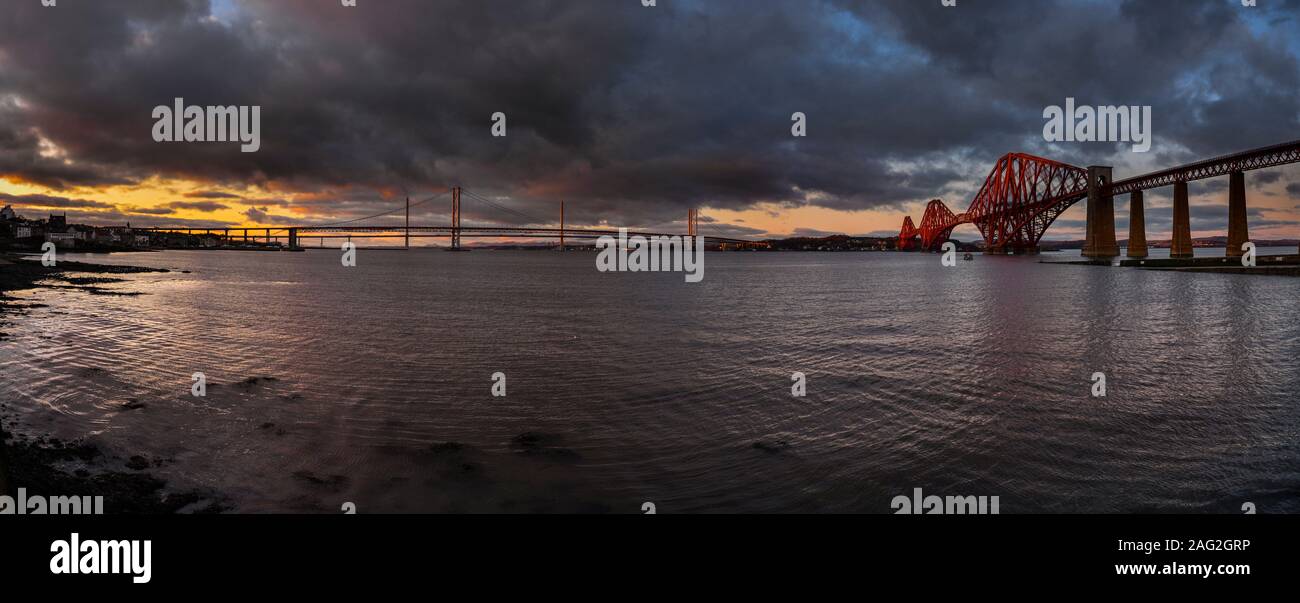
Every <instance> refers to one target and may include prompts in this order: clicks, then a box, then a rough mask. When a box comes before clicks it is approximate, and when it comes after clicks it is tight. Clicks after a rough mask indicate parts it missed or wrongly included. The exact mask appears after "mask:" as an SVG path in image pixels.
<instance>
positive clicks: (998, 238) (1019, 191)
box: [898, 141, 1300, 259]
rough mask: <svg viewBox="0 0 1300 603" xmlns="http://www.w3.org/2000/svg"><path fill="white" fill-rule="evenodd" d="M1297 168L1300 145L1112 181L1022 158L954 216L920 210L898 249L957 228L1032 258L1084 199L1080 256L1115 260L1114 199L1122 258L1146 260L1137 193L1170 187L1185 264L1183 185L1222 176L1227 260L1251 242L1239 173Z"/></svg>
mask: <svg viewBox="0 0 1300 603" xmlns="http://www.w3.org/2000/svg"><path fill="white" fill-rule="evenodd" d="M1297 162H1300V141H1292V142H1287V143H1282V144H1277V145H1273V146H1268V147H1261V148H1258V149H1252V150H1249V151H1242V152H1239V153H1233V154H1231V155H1224V156H1222V157H1215V158H1212V159H1206V160H1203V161H1198V162H1195V163H1191V164H1187V165H1183V166H1178V167H1173V168H1169V169H1165V170H1161V171H1158V172H1152V173H1150V174H1144V175H1141V176H1135V177H1132V178H1128V179H1125V180H1120V181H1118V182H1116V181H1114V180H1113V179H1112V172H1113V168H1111V167H1107V166H1092V167H1089V168H1087V169H1084V168H1079V167H1075V166H1072V165H1069V164H1066V163H1061V162H1059V161H1052V160H1050V159H1044V158H1042V157H1035V156H1033V155H1027V154H1024V153H1009V154H1007V155H1004V156H1002V157H1001V158H1000V159H998V161H997V163H996V164H995V165H994V166H993V170H992V171H991V172H989V175H988V177H987V178H985V180H984V186H983V187H981V188H980V190H979V193H978V194H976V195H975V199H974V200H973V201H971V203H970V206H969V207H968V208H967V210H966V211H964V212H962V213H955V212H953V211H952V210H951V209H949V208H948V206H947V205H945V204H944V202H943V201H942V200H939V199H935V200H933V201H930V203H929V204H927V205H926V208H925V215H924V216H923V217H922V218H921V225H920V226H919V227H918V226H917V225H916V224H915V223H914V222H913V221H912V217H911V216H907V217H906V218H904V219H903V228H902V230H901V231H900V232H899V234H898V248H899V249H900V250H914V249H920V250H924V251H934V250H937V249H938V248H939V247H941V246H942V245H943V244H944V243H945V242H947V241H948V239H949V238H950V237H951V235H952V231H953V229H954V228H956V227H957V226H960V225H962V224H974V225H975V227H976V228H978V229H979V231H980V233H981V234H983V235H984V251H985V253H993V254H1022V253H1036V252H1037V251H1038V243H1039V241H1040V240H1041V239H1042V237H1043V234H1044V233H1046V232H1047V229H1048V228H1050V227H1051V225H1052V223H1053V222H1055V221H1056V219H1057V218H1059V217H1060V216H1061V214H1063V213H1065V210H1067V209H1069V208H1070V207H1071V206H1073V205H1074V204H1075V203H1078V202H1079V201H1082V200H1084V199H1087V200H1088V225H1087V240H1086V242H1085V245H1084V250H1083V255H1084V256H1085V257H1088V258H1093V259H1109V258H1114V257H1118V256H1119V247H1118V245H1117V243H1116V241H1115V196H1116V195H1122V194H1128V195H1130V197H1129V244H1128V253H1127V254H1128V257H1131V258H1145V257H1147V255H1148V247H1147V238H1146V220H1145V209H1144V207H1143V191H1146V190H1151V189H1154V188H1161V187H1166V186H1172V187H1173V198H1174V207H1173V213H1174V216H1173V220H1174V221H1173V241H1172V248H1171V249H1170V257H1172V258H1191V257H1193V255H1194V254H1193V251H1192V229H1191V212H1190V207H1189V206H1188V198H1187V183H1189V182H1192V181H1196V180H1204V179H1208V178H1217V177H1222V176H1227V177H1228V256H1229V257H1239V256H1241V255H1242V254H1243V251H1242V245H1243V244H1244V243H1246V242H1247V241H1248V240H1249V239H1250V236H1249V229H1248V225H1247V220H1246V215H1247V212H1246V177H1245V172H1248V171H1252V170H1259V169H1264V168H1271V167H1276V166H1280V165H1286V164H1290V163H1297Z"/></svg>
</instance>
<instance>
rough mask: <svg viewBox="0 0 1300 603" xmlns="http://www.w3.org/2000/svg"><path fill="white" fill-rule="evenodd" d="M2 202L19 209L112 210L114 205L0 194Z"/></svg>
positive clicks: (37, 196) (45, 196) (58, 198)
mask: <svg viewBox="0 0 1300 603" xmlns="http://www.w3.org/2000/svg"><path fill="white" fill-rule="evenodd" d="M0 202H3V203H6V204H13V205H16V206H18V207H54V208H80V209H91V208H106V209H107V208H112V207H113V205H111V204H109V203H103V202H100V201H92V200H89V199H69V198H67V197H55V196H52V195H10V194H7V193H0Z"/></svg>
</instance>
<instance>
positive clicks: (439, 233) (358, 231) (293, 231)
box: [141, 186, 767, 249]
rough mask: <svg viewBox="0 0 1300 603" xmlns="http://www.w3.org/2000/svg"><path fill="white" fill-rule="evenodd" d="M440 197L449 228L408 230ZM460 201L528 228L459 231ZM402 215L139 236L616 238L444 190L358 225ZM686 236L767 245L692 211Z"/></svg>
mask: <svg viewBox="0 0 1300 603" xmlns="http://www.w3.org/2000/svg"><path fill="white" fill-rule="evenodd" d="M444 197H449V199H450V201H451V208H450V209H451V213H450V215H451V224H450V225H448V226H412V225H411V208H413V207H418V206H420V205H424V204H426V203H430V202H433V201H436V200H438V199H443V198H444ZM462 199H464V200H469V201H475V202H478V203H480V204H481V205H483V206H485V208H492V209H495V210H497V211H498V212H502V213H504V214H510V217H511V219H512V221H514V222H515V223H516V224H525V225H529V226H519V225H477V226H463V225H462V222H461V201H462ZM402 210H403V208H402V207H398V208H396V209H392V210H389V211H386V212H383V213H379V214H375V215H373V216H366V217H363V218H357V219H354V220H348V221H346V222H339V223H334V224H305V225H301V226H279V227H274V228H269V227H261V228H248V227H231V228H191V227H179V228H172V227H155V228H145V229H141V230H145V231H150V232H156V233H177V234H188V235H215V236H217V237H218V238H219V239H220V240H221V241H222V242H224V243H228V244H233V243H237V242H239V241H241V240H242V241H243V242H249V241H250V240H251V241H253V242H257V241H258V239H262V240H264V241H265V242H267V243H270V242H271V241H279V240H280V239H285V241H286V242H287V243H288V246H289V247H290V248H291V249H296V248H298V247H299V243H300V241H301V240H303V239H319V240H321V241H322V242H323V241H324V239H341V238H342V239H349V240H350V239H352V238H353V237H356V238H358V239H384V238H389V239H392V238H398V239H403V240H404V241H405V247H407V248H409V247H410V246H411V239H413V238H441V239H449V240H450V248H451V249H460V248H461V239H462V238H497V239H519V238H544V239H558V240H559V245H560V248H561V249H563V248H564V247H565V245H566V241H568V240H570V239H595V238H599V237H603V236H613V237H617V236H619V230H618V229H609V228H574V227H571V226H565V223H564V203H563V202H561V203H560V204H559V216H558V218H559V221H558V224H559V227H558V228H556V227H554V226H535V225H538V224H553V223H554V222H552V221H551V220H548V219H545V218H539V217H536V216H533V215H531V214H528V213H526V212H524V211H522V210H519V209H516V208H512V207H509V206H507V205H504V204H501V203H498V202H496V201H493V200H492V199H488V198H487V197H483V196H481V195H478V194H475V193H473V192H471V191H468V190H466V189H463V188H461V187H459V186H457V187H452V188H450V189H447V190H446V191H443V192H441V193H438V194H437V195H434V196H432V197H429V198H428V199H424V200H421V201H417V202H415V203H411V200H410V199H409V198H408V199H407V200H406V205H405V221H404V222H403V223H402V224H400V225H399V224H393V225H374V224H361V223H362V222H370V221H372V220H374V219H377V218H383V217H385V216H393V215H397V214H399V213H400V212H402ZM627 234H628V236H643V237H647V238H649V237H673V236H681V235H680V234H666V233H654V232H642V231H635V230H628V231H627ZM686 236H688V237H695V236H698V237H701V238H703V239H704V240H705V242H706V243H708V244H711V245H717V246H719V247H720V248H722V249H745V248H751V247H765V246H766V245H767V243H764V242H756V241H748V240H744V239H733V238H728V237H719V236H713V235H706V234H701V233H700V232H699V212H698V210H695V209H691V210H689V212H688V213H687V220H686Z"/></svg>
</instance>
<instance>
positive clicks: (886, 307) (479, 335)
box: [0, 250, 1300, 513]
mask: <svg viewBox="0 0 1300 603" xmlns="http://www.w3.org/2000/svg"><path fill="white" fill-rule="evenodd" d="M1270 251H1271V252H1292V253H1293V252H1294V250H1264V251H1263V252H1264V253H1267V252H1270ZM1214 252H1215V251H1214V250H1198V254H1203V255H1210V254H1213V253H1214ZM1218 253H1220V254H1221V253H1222V250H1218ZM1071 255H1074V256H1077V252H1073V253H1066V254H1048V255H1044V256H1043V259H1050V260H1055V259H1061V260H1064V259H1067V258H1068V257H1069V256H1071ZM66 259H75V260H79V261H89V262H96V263H116V264H130V265H141V266H154V267H163V268H169V269H173V270H174V272H171V273H167V274H140V275H127V276H125V277H124V278H125V279H126V280H125V282H122V283H116V284H109V285H105V287H106V288H108V289H111V290H114V291H119V292H138V293H141V294H142V295H137V296H105V295H91V294H89V293H87V292H85V291H77V290H67V289H42V290H36V291H30V292H24V293H20V294H18V297H20V298H22V300H23V301H28V302H36V303H40V304H45V307H38V308H34V309H32V310H30V311H29V312H28V313H27V314H26V315H24V316H17V317H11V318H12V322H11V324H9V325H8V326H6V328H5V331H6V332H7V333H8V334H9V339H7V340H6V341H4V344H3V348H2V350H3V351H2V352H0V394H3V403H4V405H5V407H6V408H5V410H6V411H7V412H8V413H10V414H11V415H17V416H16V419H17V423H18V429H17V430H18V431H22V432H24V433H26V434H29V435H40V434H46V433H48V434H51V435H53V436H55V437H60V438H63V439H72V438H85V439H87V440H88V441H90V442H92V443H94V444H96V445H98V446H100V447H101V448H102V449H104V450H105V452H106V453H107V455H108V456H109V457H110V459H120V460H119V461H113V462H121V463H123V464H124V463H125V459H127V458H129V457H130V456H133V455H141V456H144V457H146V458H147V459H149V460H150V461H151V462H153V463H154V464H156V465H158V466H156V467H155V468H153V469H151V471H152V472H153V473H155V474H156V475H158V476H159V477H163V478H165V479H167V480H168V481H169V483H170V484H171V486H170V487H172V488H176V489H186V488H208V489H213V490H216V491H218V492H221V493H224V494H225V495H226V496H228V497H229V498H230V499H231V501H233V503H234V504H235V505H236V507H237V510H239V511H241V512H265V511H307V512H329V513H336V512H339V509H340V506H341V505H342V504H343V503H345V502H354V503H355V504H356V505H357V508H358V511H359V512H363V513H364V512H398V511H417V512H425V511H429V512H442V511H589V510H590V511H609V512H627V513H636V512H639V511H640V509H641V506H642V503H643V502H647V501H648V502H653V503H655V505H656V506H657V509H658V512H660V513H672V512H707V511H712V512H718V511H746V512H751V511H757V512H795V511H829V512H876V513H888V512H891V511H892V509H891V508H890V506H889V503H890V500H891V498H892V497H894V496H895V495H898V494H910V493H911V492H912V489H913V488H918V487H919V488H923V489H924V491H925V492H926V493H927V494H939V495H988V496H999V497H1000V500H1001V510H1002V512H1003V513H1025V512H1180V511H1182V512H1186V511H1190V512H1223V513H1238V512H1240V508H1241V505H1242V503H1243V502H1247V501H1249V502H1254V503H1255V504H1256V505H1257V506H1258V508H1259V510H1260V512H1300V393H1298V392H1300V354H1298V353H1297V352H1300V303H1297V300H1300V279H1290V278H1284V277H1269V276H1238V275H1217V274H1200V275H1191V274H1181V273H1174V272H1146V271H1137V270H1129V269H1105V268H1095V267H1083V266H1063V265H1046V264H1040V263H1038V260H1037V259H1036V258H1035V259H1031V258H999V257H977V258H976V260H975V261H973V262H959V266H957V267H956V268H947V269H945V268H942V267H941V266H940V263H939V259H938V256H935V255H920V254H879V253H852V254H848V253H846V254H829V253H828V254H822V253H771V254H767V253H729V254H727V253H710V254H709V255H707V256H706V272H705V278H704V281H703V282H702V283H699V284H687V283H685V282H684V280H683V278H682V275H681V274H646V273H637V274H603V273H599V272H597V271H596V270H595V267H594V259H595V256H594V254H590V253H567V254H561V253H555V252H488V251H476V252H472V253H461V254H452V253H444V252H439V251H433V250H426V251H410V252H401V251H373V250H371V251H368V250H362V251H361V252H360V253H359V260H358V262H359V265H358V266H357V267H356V268H343V267H342V266H341V265H340V262H339V252H337V251H310V252H307V253H296V254H294V253H239V252H182V251H171V252H163V253H153V254H128V255H114V256H107V257H106V256H72V257H68V258H66ZM180 270H188V271H191V272H190V273H189V274H186V273H182V272H179V271H180ZM796 371H799V372H802V373H805V374H806V375H807V379H808V385H807V390H808V391H807V397H805V398H794V397H792V396H791V393H790V387H791V373H793V372H796ZM1098 371H1100V372H1104V373H1106V375H1107V376H1108V396H1107V397H1105V398H1094V397H1092V396H1091V393H1090V391H1091V387H1092V380H1091V376H1092V374H1093V373H1094V372H1098ZM195 372H203V373H205V374H206V375H207V379H208V383H209V389H208V393H207V397H206V398H194V397H191V396H190V395H189V393H190V385H191V374H193V373H195ZM496 372H502V373H505V375H506V378H507V381H506V383H507V392H508V395H507V396H506V397H505V398H497V397H493V396H492V395H491V387H492V384H493V381H492V375H493V373H496ZM130 399H134V400H135V401H136V404H134V405H139V404H143V407H142V408H134V409H127V408H125V407H124V406H123V404H124V403H125V402H127V401H128V400H130ZM134 405H133V406H134ZM521 436H522V437H521ZM449 442H450V443H455V444H447V443H449ZM756 444H757V446H756ZM108 506H109V507H110V510H111V501H109V505H108Z"/></svg>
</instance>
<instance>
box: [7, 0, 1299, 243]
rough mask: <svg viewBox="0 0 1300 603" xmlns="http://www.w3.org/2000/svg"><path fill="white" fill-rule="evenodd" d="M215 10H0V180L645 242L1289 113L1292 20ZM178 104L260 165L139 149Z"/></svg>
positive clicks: (846, 8)
mask: <svg viewBox="0 0 1300 603" xmlns="http://www.w3.org/2000/svg"><path fill="white" fill-rule="evenodd" d="M237 4H238V6H239V10H237V11H235V13H234V16H233V17H229V18H228V19H227V20H225V21H223V20H221V19H217V18H214V17H212V16H211V15H212V10H211V6H210V4H209V3H208V2H207V0H116V1H114V2H102V1H97V0H80V1H79V0H63V1H62V2H60V3H59V6H58V8H57V9H47V8H42V7H41V6H40V5H39V3H38V2H23V3H17V4H13V5H10V6H6V8H5V11H6V14H5V15H4V16H3V17H0V117H3V119H0V174H5V175H8V176H9V177H11V178H14V179H20V180H26V181H30V182H33V183H37V184H41V185H44V186H49V187H52V188H63V187H67V186H71V185H102V184H113V183H132V182H140V181H142V180H144V179H145V178H148V177H151V176H154V175H159V174H161V175H163V176H166V177H177V178H191V179H196V180H199V181H202V182H205V183H210V184H212V185H214V187H227V186H228V187H235V188H236V189H237V190H238V189H240V188H243V187H245V186H247V185H259V184H260V185H267V186H269V187H272V188H274V190H276V191H277V193H276V194H280V192H281V191H284V192H293V191H311V192H312V193H313V194H316V195H317V196H315V197H313V199H318V200H319V201H317V202H315V203H307V204H301V203H296V202H295V203H294V205H302V206H303V207H305V208H309V209H311V210H312V211H315V212H317V213H318V214H328V215H331V216H345V217H352V216H361V215H367V214H369V213H375V212H376V211H377V210H379V211H381V210H382V209H386V208H391V207H393V206H394V204H395V203H396V201H395V198H393V197H382V198H381V197H380V196H379V195H377V194H364V195H363V194H360V193H359V192H358V191H359V190H370V191H378V190H390V191H391V190H392V189H395V188H402V187H406V188H409V189H411V190H415V189H419V190H422V191H425V190H436V189H438V188H440V187H443V186H447V185H450V184H462V185H464V186H466V187H467V188H469V189H471V190H474V191H477V192H479V193H481V194H483V195H485V196H488V197H490V198H492V199H495V200H498V201H499V202H501V203H503V204H506V205H508V206H510V207H513V208H515V209H518V210H521V211H525V212H526V213H529V214H531V215H540V217H541V218H543V219H547V220H553V219H554V216H552V214H554V213H556V212H554V211H553V209H554V208H553V205H554V202H556V201H558V200H561V199H563V200H566V201H569V202H570V204H569V205H568V213H569V219H570V220H571V221H574V222H582V221H584V220H585V221H589V222H590V221H596V220H598V219H604V220H608V221H610V222H611V223H629V224H654V223H676V222H678V221H680V220H681V218H682V217H683V216H684V214H685V209H686V208H687V207H692V206H699V205H709V206H712V207H721V208H745V207H749V206H751V205H752V204H754V203H756V202H763V201H770V202H775V203H778V204H781V205H784V206H788V207H789V206H799V205H805V204H814V205H820V206H825V207H831V208H838V209H863V208H871V207H882V206H895V207H897V206H899V205H900V204H902V203H905V202H910V201H918V200H925V199H929V198H931V197H938V196H945V197H947V198H949V199H950V203H949V204H950V205H952V206H954V207H956V208H964V207H965V206H966V204H967V203H968V200H969V197H970V195H971V194H972V193H973V192H974V190H975V189H976V188H978V186H979V183H980V182H981V181H982V179H983V176H984V174H985V173H986V172H987V170H988V169H989V168H990V167H991V166H992V164H993V162H994V160H995V159H996V158H997V157H998V156H1000V155H1001V154H1003V153H1005V152H1008V151H1014V150H1023V151H1028V152H1035V153H1039V154H1045V155H1048V156H1051V157H1054V158H1058V159H1061V160H1063V161H1068V162H1071V163H1074V164H1076V165H1087V164H1090V163H1110V164H1115V165H1116V167H1117V172H1119V173H1130V172H1132V171H1133V169H1134V168H1132V167H1128V166H1126V165H1125V164H1126V163H1128V162H1131V161H1136V160H1138V159H1139V158H1137V157H1134V155H1132V154H1130V153H1127V152H1126V151H1125V152H1119V153H1117V152H1116V150H1115V145H1112V144H1102V143H1098V144H1090V145H1078V146H1065V145H1051V146H1049V145H1046V144H1045V143H1043V141H1042V138H1041V135H1040V134H1041V131H1042V117H1041V114H1042V110H1043V107H1044V106H1046V105H1052V104H1060V103H1062V102H1063V101H1064V99H1065V97H1067V96H1072V97H1076V98H1078V99H1079V102H1080V103H1085V104H1099V105H1100V104H1149V105H1152V107H1153V115H1154V119H1155V122H1156V123H1155V144H1154V146H1153V149H1152V154H1153V155H1154V162H1155V164H1156V166H1157V167H1164V166H1167V165H1171V164H1173V163H1177V162H1182V161H1187V160H1189V159H1193V158H1199V157H1205V156H1210V155H1215V154H1222V153H1226V152H1231V151H1235V150H1240V149H1244V148H1250V147H1254V146H1259V145H1263V144H1270V143H1275V142H1279V140H1278V138H1279V136H1280V134H1279V133H1283V132H1294V131H1296V130H1297V115H1300V110H1298V109H1297V107H1300V105H1298V101H1297V99H1296V96H1295V90H1297V89H1298V88H1300V68H1298V67H1297V57H1296V55H1295V51H1294V49H1293V48H1292V47H1291V46H1290V44H1291V42H1290V39H1289V37H1288V36H1289V35H1290V34H1289V32H1292V31H1293V27H1294V20H1293V19H1292V17H1293V16H1294V15H1293V13H1294V11H1295V10H1296V9H1297V7H1296V3H1295V2H1289V3H1288V4H1285V5H1274V6H1271V7H1269V8H1268V9H1267V10H1265V11H1260V12H1259V13H1258V15H1257V16H1256V17H1251V16H1250V13H1249V11H1246V10H1242V9H1241V8H1240V7H1233V6H1232V3H1231V2H1221V1H1214V0H1195V1H1189V0H1127V1H1116V2H1109V3H1097V2H1089V1H1084V0H1036V1H1034V2H1025V1H1023V0H1000V1H995V0H983V1H979V2H974V1H972V2H962V3H960V6H959V7H956V8H943V7H941V6H939V3H938V2H928V1H927V2H922V1H915V0H881V1H877V2H863V1H849V0H803V1H794V0H790V1H778V0H711V1H708V2H704V1H700V0H695V1H692V0H678V1H663V2H660V6H658V7H655V8H645V7H642V6H641V5H640V3H639V2H635V1H632V0H629V1H625V2H611V1H606V0H437V1H430V0H389V1H387V2H369V3H361V4H362V6H359V7H357V8H349V9H345V8H342V7H340V6H337V3H331V2H321V1H319V0H243V1H242V2H239V3H237ZM222 14H223V15H224V12H223V13H222ZM1249 18H1259V19H1262V21H1261V22H1260V26H1259V27H1258V28H1257V29H1252V28H1251V27H1250V26H1249V25H1250V24H1248V23H1247V22H1246V19H1249ZM175 97H183V98H185V99H186V100H187V101H188V102H193V103H197V104H205V105H206V104H223V105H224V104H238V105H245V104H246V105H260V106H261V107H262V148H261V151H260V152H258V153H240V152H239V151H238V147H237V145H226V144H211V145H202V144H159V143H155V142H153V140H152V139H151V137H150V132H151V127H152V124H153V120H152V118H151V117H150V112H151V110H152V108H153V107H154V106H155V105H160V104H170V103H171V101H172V99H173V98H175ZM496 111H501V112H504V113H506V115H507V116H508V127H509V136H507V137H506V138H493V137H491V136H490V135H489V126H490V121H489V117H490V116H491V114H492V113H494V112H496ZM796 111H800V112H804V113H806V114H807V116H808V132H809V136H808V137H807V138H801V139H795V138H792V137H791V136H790V126H791V121H790V116H791V114H792V113H793V112H796ZM43 140H44V141H48V143H52V145H53V147H51V145H50V144H47V143H43V142H42V141H43ZM61 154H62V156H61ZM1140 159H1148V158H1146V157H1142V158H1140ZM340 191H343V192H340ZM233 197H235V196H233V195H232V196H231V197H225V196H221V197H215V196H214V197H209V198H212V199H225V198H233ZM199 198H202V197H199ZM507 198H508V199H507ZM241 203H242V201H241ZM466 203H467V213H468V214H470V215H473V212H476V211H477V212H480V213H481V215H482V216H483V217H484V219H487V218H488V217H491V218H493V219H496V220H499V221H521V220H524V218H520V217H519V216H517V215H512V214H503V213H495V214H494V213H493V211H492V210H491V208H490V207H477V208H476V207H474V206H473V205H474V203H475V202H474V201H467V202H466ZM247 205H249V206H250V209H249V210H248V214H247V215H248V216H249V218H250V219H252V218H253V217H254V216H258V217H266V218H267V219H268V220H278V219H282V218H281V217H279V216H275V215H273V214H271V213H269V211H268V210H269V208H270V207H271V206H272V204H270V203H263V202H259V201H252V202H250V203H248V204H247ZM422 209H423V211H424V212H425V213H429V212H433V211H435V210H433V209H432V208H422ZM436 211H437V212H443V211H445V210H443V209H441V208H439V209H437V210H436Z"/></svg>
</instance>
